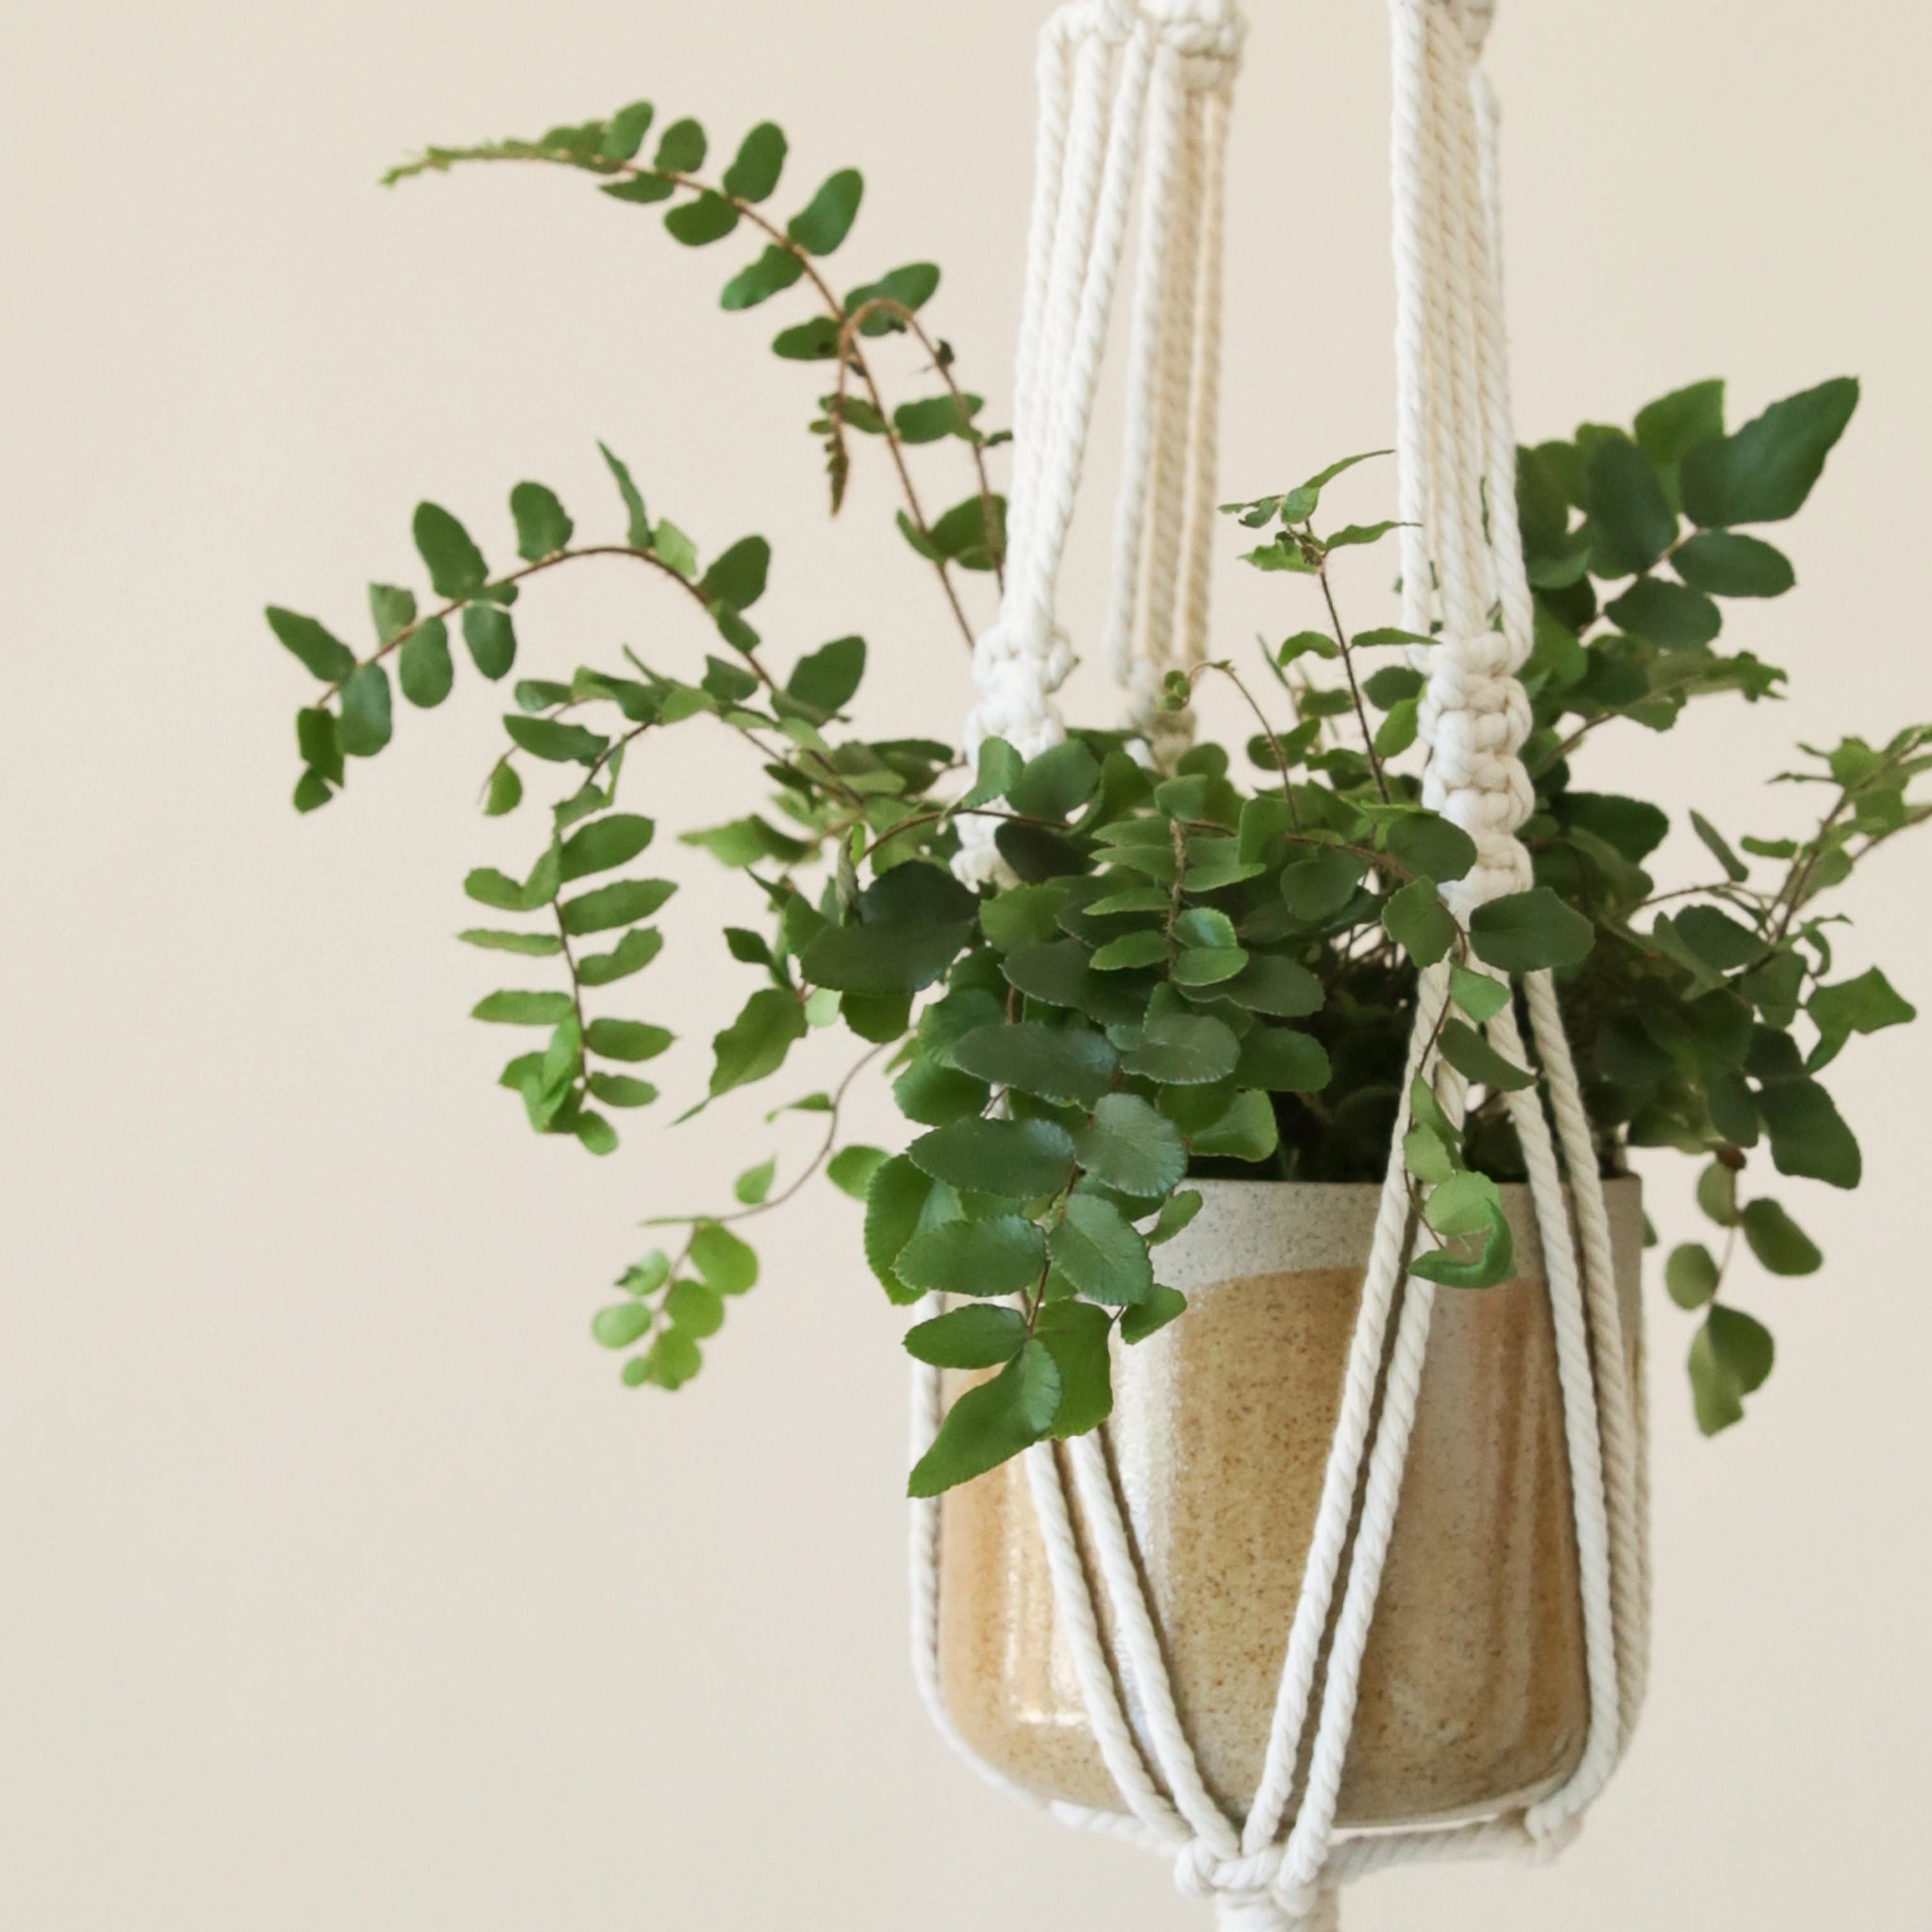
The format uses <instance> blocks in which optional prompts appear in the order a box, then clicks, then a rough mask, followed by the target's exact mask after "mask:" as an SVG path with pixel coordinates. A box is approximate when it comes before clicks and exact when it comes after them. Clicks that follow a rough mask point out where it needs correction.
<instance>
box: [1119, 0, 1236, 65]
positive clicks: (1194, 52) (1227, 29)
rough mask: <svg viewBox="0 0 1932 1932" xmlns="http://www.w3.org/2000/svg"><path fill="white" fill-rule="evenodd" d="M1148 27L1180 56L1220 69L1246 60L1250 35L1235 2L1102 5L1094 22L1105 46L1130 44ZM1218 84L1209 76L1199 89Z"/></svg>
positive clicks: (1160, 0) (1127, 0)
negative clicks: (1243, 52) (1246, 37)
mask: <svg viewBox="0 0 1932 1932" xmlns="http://www.w3.org/2000/svg"><path fill="white" fill-rule="evenodd" d="M1143 24H1144V25H1145V26H1146V27H1147V28H1148V30H1149V31H1150V32H1152V33H1153V34H1154V36H1155V37H1156V38H1157V39H1158V40H1159V41H1160V42H1162V43H1163V44H1164V45H1166V46H1169V47H1172V48H1173V49H1174V52H1175V53H1177V54H1181V55H1184V56H1186V57H1188V58H1191V59H1196V60H1203V61H1211V62H1215V63H1218V64H1221V65H1226V64H1228V63H1231V62H1234V61H1237V60H1239V59H1240V58H1241V40H1242V37H1243V36H1244V35H1245V33H1246V31H1247V23H1246V22H1245V21H1243V20H1242V18H1241V12H1240V9H1239V8H1236V7H1235V5H1234V4H1233V0H1100V5H1099V8H1098V9H1097V11H1096V13H1095V16H1094V25H1095V30H1096V31H1097V32H1098V33H1099V35H1100V37H1101V39H1103V40H1106V41H1113V42H1121V41H1128V40H1131V39H1132V38H1133V37H1134V35H1135V34H1136V33H1138V32H1139V31H1140V30H1141V26H1142V25H1143ZM1219 79H1220V75H1202V76H1200V78H1199V80H1198V83H1197V84H1198V85H1201V86H1212V85H1216V84H1218V82H1219Z"/></svg>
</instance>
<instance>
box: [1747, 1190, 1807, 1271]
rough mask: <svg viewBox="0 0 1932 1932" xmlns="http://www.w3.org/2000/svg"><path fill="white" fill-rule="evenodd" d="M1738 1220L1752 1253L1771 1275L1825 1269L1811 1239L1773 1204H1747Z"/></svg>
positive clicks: (1767, 1200) (1759, 1202) (1767, 1201)
mask: <svg viewBox="0 0 1932 1932" xmlns="http://www.w3.org/2000/svg"><path fill="white" fill-rule="evenodd" d="M1739 1219H1740V1222H1741V1223H1742V1224H1743V1229H1744V1239H1745V1240H1746V1241H1749V1242H1750V1244H1751V1252H1752V1253H1753V1254H1754V1255H1756V1256H1757V1258H1758V1260H1760V1261H1761V1262H1762V1263H1763V1264H1764V1265H1765V1267H1767V1268H1768V1269H1770V1270H1771V1272H1772V1273H1773V1274H1816V1273H1817V1272H1818V1270H1819V1269H1820V1268H1822V1267H1823V1266H1824V1256H1823V1255H1821V1254H1820V1253H1819V1252H1818V1249H1817V1247H1816V1246H1815V1244H1814V1243H1813V1242H1812V1241H1811V1238H1810V1237H1809V1236H1808V1235H1807V1234H1806V1232H1805V1230H1804V1229H1803V1228H1801V1227H1800V1226H1799V1225H1798V1224H1797V1223H1796V1222H1795V1221H1793V1220H1792V1219H1791V1217H1790V1215H1789V1214H1787V1213H1786V1212H1785V1210H1784V1209H1783V1208H1781V1207H1780V1206H1779V1205H1778V1204H1777V1203H1776V1202H1775V1201H1773V1200H1770V1199H1767V1198H1760V1199H1758V1200H1756V1201H1747V1202H1746V1203H1745V1204H1744V1207H1743V1209H1742V1211H1741V1213H1740V1217H1739Z"/></svg>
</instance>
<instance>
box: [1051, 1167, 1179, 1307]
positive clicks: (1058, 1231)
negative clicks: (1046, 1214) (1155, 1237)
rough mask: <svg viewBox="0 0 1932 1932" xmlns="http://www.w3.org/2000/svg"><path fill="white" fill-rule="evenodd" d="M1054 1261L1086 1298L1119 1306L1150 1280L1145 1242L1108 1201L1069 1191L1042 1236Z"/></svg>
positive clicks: (1151, 1270) (1145, 1287)
mask: <svg viewBox="0 0 1932 1932" xmlns="http://www.w3.org/2000/svg"><path fill="white" fill-rule="evenodd" d="M1047 1249H1048V1252H1049V1253H1050V1254H1051V1255H1052V1257H1053V1264H1054V1266H1055V1267H1056V1268H1057V1269H1058V1271H1059V1272H1060V1274H1063V1275H1064V1276H1065V1277H1066V1279H1067V1280H1068V1281H1070V1282H1072V1284H1073V1285H1074V1288H1075V1289H1077V1290H1078V1291H1080V1293H1082V1294H1083V1295H1085V1296H1086V1297H1087V1298H1088V1300H1089V1301H1094V1302H1104V1303H1107V1304H1108V1306H1109V1307H1125V1306H1127V1305H1128V1304H1129V1303H1132V1302H1138V1301H1140V1300H1141V1297H1142V1296H1144V1295H1145V1294H1147V1293H1148V1292H1149V1291H1150V1290H1152V1288H1153V1286H1154V1265H1153V1263H1152V1262H1151V1261H1150V1260H1149V1259H1148V1258H1147V1243H1146V1242H1145V1241H1143V1240H1142V1239H1141V1236H1140V1235H1139V1234H1137V1233H1136V1232H1135V1231H1134V1229H1133V1227H1132V1226H1131V1225H1130V1224H1129V1223H1128V1221H1127V1219H1126V1217H1125V1216H1124V1214H1123V1213H1122V1212H1121V1211H1120V1209H1119V1208H1116V1207H1115V1206H1114V1205H1113V1203H1112V1202H1111V1201H1108V1200H1105V1199H1103V1198H1102V1197H1101V1196H1100V1195H1098V1194H1078V1193H1076V1194H1073V1195H1070V1196H1069V1197H1068V1200H1067V1205H1066V1212H1065V1214H1064V1216H1063V1217H1062V1219H1061V1221H1060V1223H1059V1224H1058V1226H1057V1227H1056V1228H1055V1229H1054V1231H1053V1234H1052V1235H1051V1237H1050V1238H1049V1240H1048V1242H1047Z"/></svg>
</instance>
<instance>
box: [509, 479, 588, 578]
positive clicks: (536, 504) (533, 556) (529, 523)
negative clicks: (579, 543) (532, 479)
mask: <svg viewBox="0 0 1932 1932" xmlns="http://www.w3.org/2000/svg"><path fill="white" fill-rule="evenodd" d="M509 513H510V515H511V516H513V517H514V518H515V519H516V525H517V555H518V556H519V557H521V558H525V560H526V561H528V562H530V563H535V562H537V561H538V560H539V559H540V558H545V557H554V556H556V554H557V553H558V551H559V550H563V549H566V548H567V547H568V546H569V543H570V540H571V536H572V533H573V531H574V529H575V525H573V524H572V522H571V520H570V518H569V517H568V516H567V515H566V514H565V513H564V508H563V505H562V504H561V503H559V502H558V499H557V492H556V491H554V490H550V489H546V488H545V487H544V485H542V484H541V483H519V484H518V485H517V486H516V488H515V489H514V490H512V491H510V493H509Z"/></svg>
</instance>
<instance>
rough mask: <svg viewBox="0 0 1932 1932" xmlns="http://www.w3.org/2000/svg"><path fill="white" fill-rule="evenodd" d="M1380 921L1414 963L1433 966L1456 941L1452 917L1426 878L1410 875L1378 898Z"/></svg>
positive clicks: (1454, 920)
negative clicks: (1388, 892) (1408, 879)
mask: <svg viewBox="0 0 1932 1932" xmlns="http://www.w3.org/2000/svg"><path fill="white" fill-rule="evenodd" d="M1382 925H1383V929H1384V930H1385V931H1386V932H1387V933H1388V935H1389V937H1390V938H1391V940H1393V941H1395V942H1396V944H1397V945H1399V946H1400V947H1402V949H1403V950H1404V951H1405V952H1406V953H1407V955H1408V957H1409V958H1411V959H1412V960H1414V962H1415V963H1416V964H1417V965H1418V966H1433V965H1434V964H1435V963H1436V961H1437V960H1438V959H1441V958H1443V957H1444V956H1445V955H1446V954H1447V953H1448V951H1449V949H1450V948H1451V947H1452V946H1454V945H1455V943H1456V932H1457V926H1456V918H1455V915H1454V914H1453V913H1452V912H1451V911H1450V910H1449V908H1448V907H1446V906H1445V905H1443V903H1442V900H1441V894H1440V893H1439V892H1438V891H1436V888H1435V887H1434V886H1433V885H1432V884H1431V883H1430V882H1429V881H1428V880H1427V879H1412V880H1410V881H1409V883H1408V884H1407V885H1406V886H1404V887H1403V888H1402V889H1401V890H1400V891H1394V892H1391V893H1390V895H1389V896H1388V898H1386V899H1385V900H1383V902H1382Z"/></svg>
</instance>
